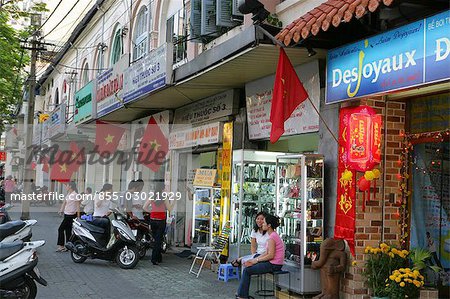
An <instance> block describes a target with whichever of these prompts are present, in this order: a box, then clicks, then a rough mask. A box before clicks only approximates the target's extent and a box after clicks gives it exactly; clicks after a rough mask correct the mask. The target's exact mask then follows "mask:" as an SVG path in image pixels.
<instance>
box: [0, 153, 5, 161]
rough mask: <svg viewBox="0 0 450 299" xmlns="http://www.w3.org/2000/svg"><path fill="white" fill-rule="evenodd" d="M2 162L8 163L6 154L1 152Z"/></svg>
mask: <svg viewBox="0 0 450 299" xmlns="http://www.w3.org/2000/svg"><path fill="white" fill-rule="evenodd" d="M0 161H6V152H3V151H0Z"/></svg>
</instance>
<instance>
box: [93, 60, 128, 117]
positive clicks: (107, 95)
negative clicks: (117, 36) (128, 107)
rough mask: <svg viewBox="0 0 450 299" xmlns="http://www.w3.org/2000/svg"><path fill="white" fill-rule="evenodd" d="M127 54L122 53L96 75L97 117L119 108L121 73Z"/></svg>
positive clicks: (125, 65)
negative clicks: (114, 62)
mask: <svg viewBox="0 0 450 299" xmlns="http://www.w3.org/2000/svg"><path fill="white" fill-rule="evenodd" d="M128 63H129V56H128V55H122V57H121V58H120V59H119V61H117V62H116V64H114V65H113V66H112V67H111V68H109V69H108V70H106V71H104V72H103V73H101V74H100V75H98V77H97V83H96V88H95V89H96V95H95V99H96V103H97V117H101V116H103V115H106V114H108V113H110V112H111V111H114V110H116V109H117V108H119V107H120V106H121V105H122V103H121V101H122V93H123V80H124V79H123V74H124V72H125V69H126V68H127V67H128Z"/></svg>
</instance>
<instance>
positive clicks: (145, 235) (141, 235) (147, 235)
mask: <svg viewBox="0 0 450 299" xmlns="http://www.w3.org/2000/svg"><path fill="white" fill-rule="evenodd" d="M127 223H128V225H129V226H130V228H131V230H132V232H133V234H134V236H135V237H136V243H137V247H138V249H139V258H143V257H144V256H145V255H146V253H147V250H148V249H150V248H154V247H155V238H154V237H153V233H152V230H151V227H150V225H149V224H148V220H147V222H146V221H142V220H140V219H135V218H131V217H128V218H127ZM166 251H167V234H166V232H164V238H163V241H162V244H161V252H162V253H166Z"/></svg>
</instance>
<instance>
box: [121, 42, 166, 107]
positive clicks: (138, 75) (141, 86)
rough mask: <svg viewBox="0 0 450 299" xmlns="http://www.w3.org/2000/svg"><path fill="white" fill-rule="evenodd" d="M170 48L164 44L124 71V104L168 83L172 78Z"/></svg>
mask: <svg viewBox="0 0 450 299" xmlns="http://www.w3.org/2000/svg"><path fill="white" fill-rule="evenodd" d="M170 48H171V47H170V46H168V44H164V45H162V46H161V47H159V48H158V49H155V50H154V51H151V52H150V53H149V54H148V55H147V56H146V57H144V58H143V59H142V61H138V62H136V63H135V64H133V65H132V66H130V67H129V68H128V69H127V70H126V72H125V82H124V93H123V100H124V102H125V103H128V102H132V101H134V100H137V99H138V98H140V97H142V96H143V95H145V94H147V93H150V92H152V91H155V90H157V89H159V88H161V87H164V86H166V84H167V83H169V80H170V79H171V77H172V72H171V70H172V60H171V59H170V58H171V57H172V51H171V50H170ZM169 51H170V52H169Z"/></svg>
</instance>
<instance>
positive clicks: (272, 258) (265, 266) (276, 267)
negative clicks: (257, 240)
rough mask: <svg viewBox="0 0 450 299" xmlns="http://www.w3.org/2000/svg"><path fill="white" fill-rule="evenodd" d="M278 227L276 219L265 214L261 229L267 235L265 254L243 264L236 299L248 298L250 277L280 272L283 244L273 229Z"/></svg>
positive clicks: (278, 223)
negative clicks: (243, 267)
mask: <svg viewBox="0 0 450 299" xmlns="http://www.w3.org/2000/svg"><path fill="white" fill-rule="evenodd" d="M279 225H280V220H279V218H278V217H276V216H273V215H270V214H266V215H265V218H264V222H263V225H262V229H263V230H264V231H266V232H267V234H268V235H269V240H268V241H267V247H266V253H264V254H262V255H260V256H258V257H256V258H253V259H251V260H249V261H247V262H245V263H244V266H245V267H246V268H245V269H244V272H243V274H242V279H241V282H240V284H239V288H238V293H237V295H236V298H238V299H244V298H249V295H248V293H249V289H250V278H251V276H252V275H257V274H265V273H271V272H274V271H280V270H281V267H282V266H283V263H284V243H283V241H282V240H281V238H280V236H279V235H278V234H277V232H276V231H275V229H276V228H277V227H278V226H279Z"/></svg>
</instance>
